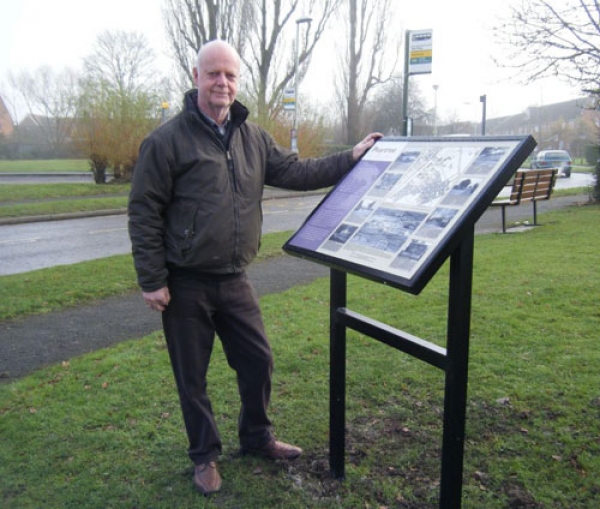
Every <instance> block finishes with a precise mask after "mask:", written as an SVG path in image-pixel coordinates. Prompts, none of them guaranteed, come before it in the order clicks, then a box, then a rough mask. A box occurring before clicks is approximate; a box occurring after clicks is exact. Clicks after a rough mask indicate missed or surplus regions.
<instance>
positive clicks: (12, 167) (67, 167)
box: [0, 159, 91, 173]
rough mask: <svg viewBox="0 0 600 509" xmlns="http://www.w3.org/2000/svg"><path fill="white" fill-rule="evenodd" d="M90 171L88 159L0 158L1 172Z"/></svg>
mask: <svg viewBox="0 0 600 509" xmlns="http://www.w3.org/2000/svg"><path fill="white" fill-rule="evenodd" d="M81 171H83V172H90V171H91V170H90V164H89V161H88V160H87V159H28V160H14V161H13V160H5V159H0V173H61V172H81Z"/></svg>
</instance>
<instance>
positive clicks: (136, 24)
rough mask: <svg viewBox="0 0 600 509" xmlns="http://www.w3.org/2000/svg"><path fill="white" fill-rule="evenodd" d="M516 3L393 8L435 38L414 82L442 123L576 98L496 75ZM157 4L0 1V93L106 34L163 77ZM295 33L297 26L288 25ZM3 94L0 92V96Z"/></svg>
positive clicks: (416, 2) (316, 70) (325, 95)
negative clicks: (426, 67) (138, 40)
mask: <svg viewBox="0 0 600 509" xmlns="http://www.w3.org/2000/svg"><path fill="white" fill-rule="evenodd" d="M515 1H516V0H485V1H484V0H453V1H451V2H450V1H448V0H396V2H397V5H398V6H399V11H400V21H399V22H396V23H395V24H397V29H398V30H399V31H401V30H421V29H432V30H433V72H432V73H431V74H429V75H417V76H412V77H411V78H410V80H411V81H410V82H411V84H412V83H415V84H418V86H419V88H420V90H421V92H422V94H423V96H424V97H425V99H426V101H427V102H428V104H429V106H430V107H432V106H433V103H434V89H433V85H434V84H435V85H438V92H437V102H438V112H439V113H438V114H439V117H440V118H441V119H443V118H444V117H449V116H452V117H453V119H454V120H479V119H480V117H481V104H480V102H479V97H480V96H481V95H483V94H486V95H487V113H488V118H494V117H498V116H504V115H509V114H513V113H518V112H520V111H522V110H524V109H525V108H527V107H528V106H540V105H544V104H552V103H555V102H560V101H565V100H569V99H573V98H575V97H579V96H580V93H579V90H578V89H577V88H576V87H568V86H566V85H564V84H561V83H559V82H558V81H557V80H547V81H546V82H544V83H538V84H533V85H529V86H519V85H517V83H516V81H515V80H514V79H513V80H512V81H509V78H511V76H512V74H511V72H509V71H507V70H503V69H498V68H496V66H495V64H494V63H493V60H492V56H493V55H495V54H497V53H498V51H499V49H498V47H497V45H494V40H493V37H492V32H491V28H492V27H493V26H494V24H495V23H497V19H498V16H501V15H503V14H504V13H506V10H507V8H508V7H507V6H508V5H509V4H511V3H514V2H515ZM162 4H163V1H162V0H0V85H1V84H2V83H6V74H7V72H8V71H11V72H13V73H18V72H19V71H21V70H30V71H33V70H35V69H37V68H38V67H40V66H42V65H49V66H51V67H52V68H54V70H55V71H60V70H62V69H63V68H65V67H71V68H74V69H78V68H79V67H80V64H81V59H82V58H83V57H85V56H86V55H88V54H89V53H90V52H91V49H92V47H93V44H94V42H95V39H96V37H97V35H98V34H100V33H101V32H103V31H104V30H107V29H110V30H116V29H118V30H125V31H136V32H141V33H143V34H145V35H146V36H147V37H148V40H149V42H150V45H151V46H152V47H153V49H154V50H155V51H156V53H157V55H159V60H158V61H159V62H162V66H163V68H164V70H165V71H168V67H169V66H170V62H169V60H168V58H167V57H166V52H167V47H166V42H165V36H164V24H163V20H162V14H161V6H162ZM289 29H290V30H293V31H295V24H294V25H290V28H289ZM324 48H325V46H323V47H322V48H321V52H320V54H318V55H315V57H314V58H313V64H312V67H311V70H310V72H309V75H308V76H307V78H306V81H305V82H304V83H303V84H301V87H302V88H301V94H305V93H310V96H311V99H313V100H314V101H315V102H316V103H317V104H318V102H319V101H321V102H322V103H323V104H326V103H327V101H328V100H330V99H331V94H330V93H329V91H330V90H332V89H333V87H334V84H333V83H334V81H333V74H332V73H333V66H332V53H331V46H327V48H328V49H327V50H326V51H325V50H324ZM2 88H4V87H0V90H1V89H2Z"/></svg>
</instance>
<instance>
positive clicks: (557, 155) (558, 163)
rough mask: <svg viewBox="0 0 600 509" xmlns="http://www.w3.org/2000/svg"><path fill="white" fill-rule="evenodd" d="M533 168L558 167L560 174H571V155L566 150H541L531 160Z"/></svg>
mask: <svg viewBox="0 0 600 509" xmlns="http://www.w3.org/2000/svg"><path fill="white" fill-rule="evenodd" d="M531 168H532V169H536V170H537V169H544V168H558V175H559V176H562V177H566V178H569V177H570V176H571V156H570V155H569V153H568V152H567V151H566V150H540V151H539V152H538V153H537V154H536V155H535V156H533V159H532V160H531Z"/></svg>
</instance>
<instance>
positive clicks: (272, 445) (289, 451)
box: [242, 439, 302, 460]
mask: <svg viewBox="0 0 600 509" xmlns="http://www.w3.org/2000/svg"><path fill="white" fill-rule="evenodd" d="M242 454H254V455H256V456H262V457H263V458H268V459H270V460H293V459H296V458H297V457H298V456H300V455H301V454H302V449H300V447H296V446H295V445H290V444H286V443H284V442H279V441H277V440H274V439H273V440H271V441H270V442H268V443H267V444H266V445H265V446H264V447H261V448H260V449H243V450H242Z"/></svg>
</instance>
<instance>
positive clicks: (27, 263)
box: [0, 174, 592, 275]
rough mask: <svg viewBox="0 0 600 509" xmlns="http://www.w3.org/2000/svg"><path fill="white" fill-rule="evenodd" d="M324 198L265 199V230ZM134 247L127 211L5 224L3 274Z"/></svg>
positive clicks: (495, 220) (584, 181)
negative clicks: (125, 212) (107, 214)
mask: <svg viewBox="0 0 600 509" xmlns="http://www.w3.org/2000/svg"><path fill="white" fill-rule="evenodd" d="M591 178H592V176H591V175H585V174H573V175H572V177H571V178H570V179H559V180H558V182H557V184H556V189H563V188H567V187H583V186H586V185H590V184H591V182H592V180H591ZM501 194H502V193H501ZM322 198H323V195H308V194H307V195H304V196H301V197H295V198H281V197H280V198H277V199H271V200H265V201H264V203H263V210H264V222H263V233H272V232H277V231H287V230H296V229H297V228H298V227H299V226H300V225H301V224H302V222H303V221H304V219H305V218H306V217H307V216H308V214H309V213H310V212H311V211H312V210H313V209H314V208H315V207H316V206H317V204H318V203H319V201H320V200H321V199H322ZM554 201H556V200H554V199H552V200H550V201H548V202H540V203H539V205H538V211H539V212H540V213H543V211H544V210H545V209H546V208H549V207H552V205H553V202H554ZM518 209H520V210H518ZM531 210H532V209H531V204H525V205H522V206H521V207H514V208H513V207H511V210H509V211H508V212H507V219H508V221H512V220H515V219H516V218H519V217H521V216H522V217H523V218H527V219H529V218H530V216H531ZM500 228H501V220H500V213H499V211H498V210H488V211H486V212H485V213H484V214H483V216H482V217H481V218H480V220H479V221H478V222H477V225H476V231H477V232H478V233H484V232H489V231H499V230H500ZM130 251H131V244H130V242H129V238H128V235H127V218H126V216H125V215H115V216H102V217H88V218H81V219H69V220H63V221H49V222H37V223H27V224H19V225H2V226H0V275H8V274H18V273H23V272H29V271H32V270H37V269H42V268H46V267H52V266H57V265H70V264H73V263H77V262H81V261H87V260H94V259H97V258H104V257H107V256H112V255H119V254H126V253H129V252H130Z"/></svg>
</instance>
